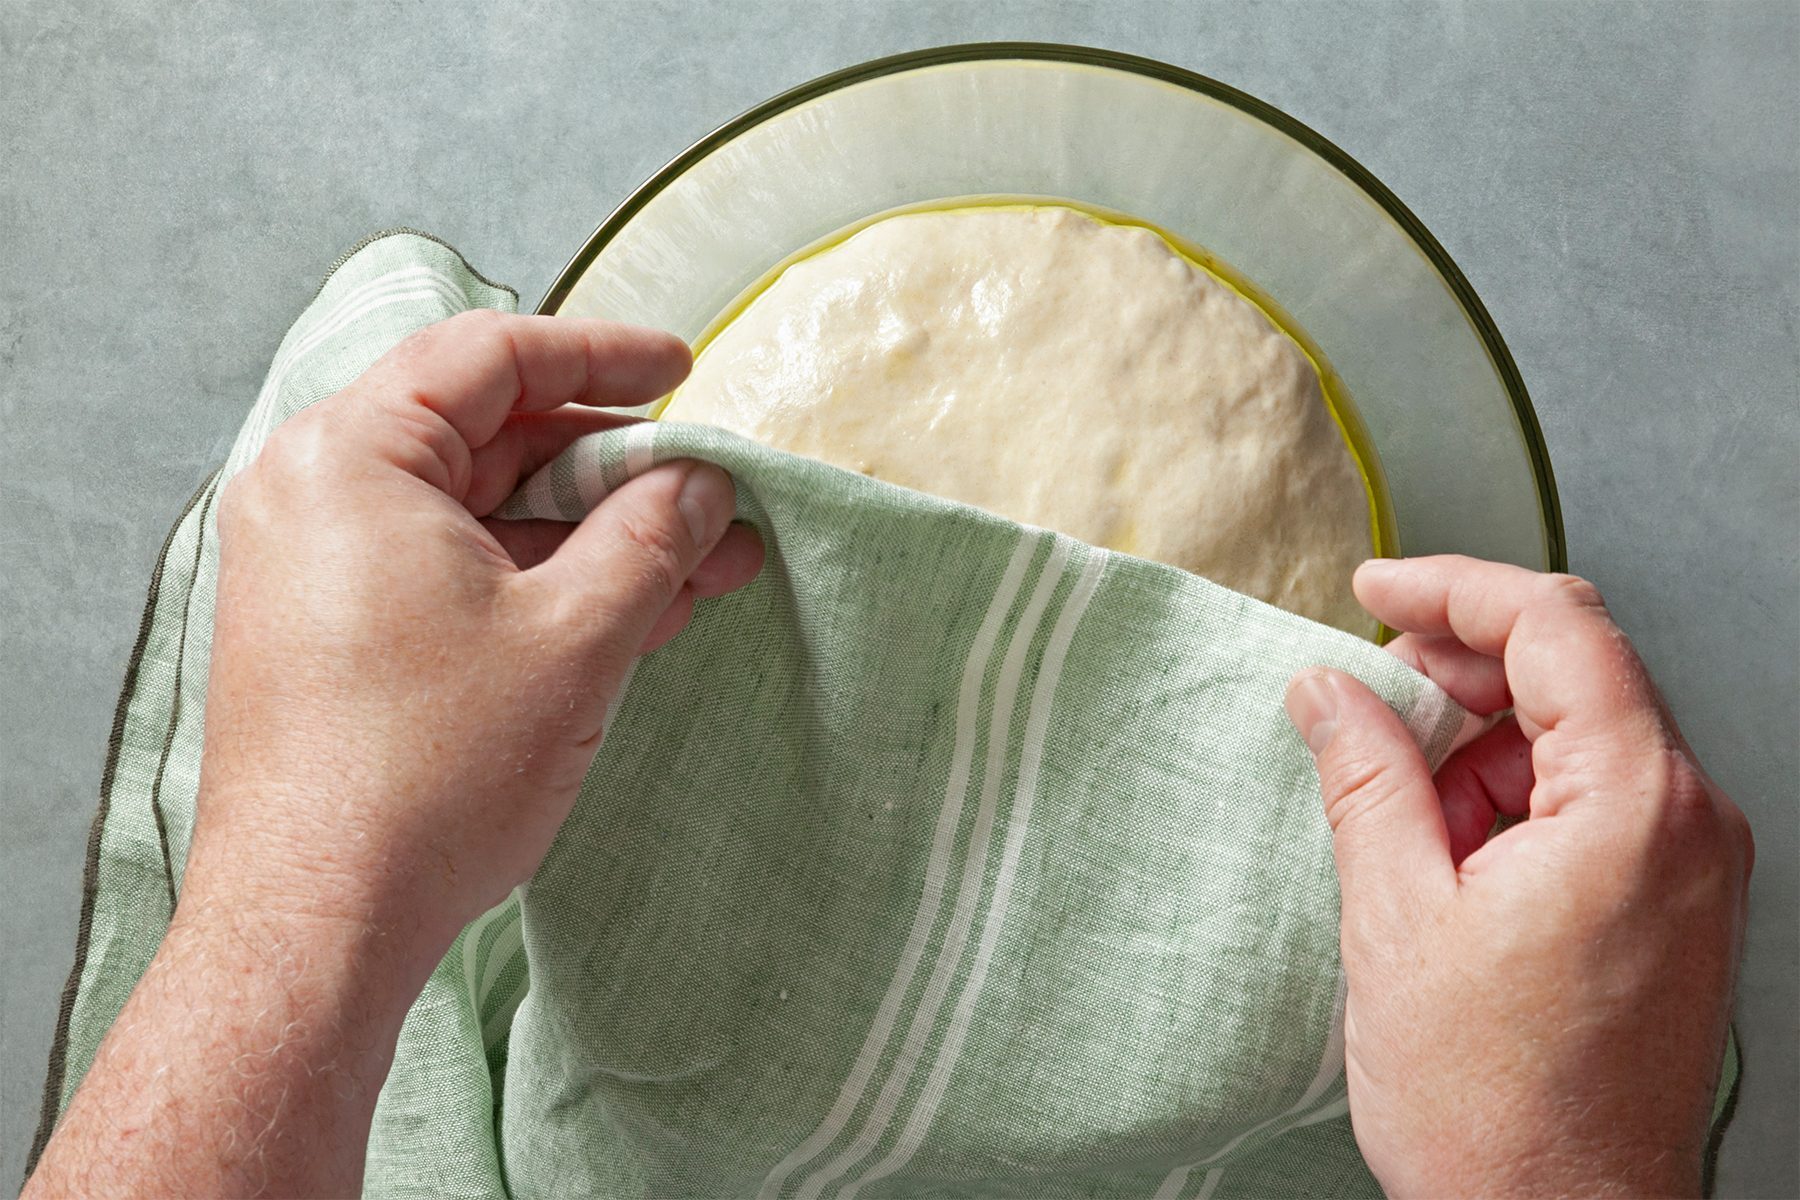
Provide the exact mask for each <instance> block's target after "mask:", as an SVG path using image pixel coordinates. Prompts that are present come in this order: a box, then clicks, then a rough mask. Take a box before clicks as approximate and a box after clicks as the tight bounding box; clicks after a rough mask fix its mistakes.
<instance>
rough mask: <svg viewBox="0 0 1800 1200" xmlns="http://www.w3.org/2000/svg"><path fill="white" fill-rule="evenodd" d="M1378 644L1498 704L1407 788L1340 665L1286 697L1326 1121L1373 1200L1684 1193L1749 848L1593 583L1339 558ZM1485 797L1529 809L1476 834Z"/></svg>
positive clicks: (1740, 823) (1511, 809)
mask: <svg viewBox="0 0 1800 1200" xmlns="http://www.w3.org/2000/svg"><path fill="white" fill-rule="evenodd" d="M1355 586H1356V594H1357V598H1358V599H1359V600H1360V601H1361V602H1362V603H1363V605H1364V607H1366V608H1367V609H1368V610H1369V612H1370V613H1372V614H1373V615H1374V616H1375V617H1377V618H1378V619H1380V620H1382V621H1384V622H1385V623H1387V624H1388V625H1389V626H1391V627H1392V628H1394V629H1397V630H1401V631H1404V634H1403V636H1402V637H1400V638H1398V639H1397V640H1396V641H1395V642H1394V643H1393V644H1392V646H1391V647H1390V648H1391V649H1392V650H1393V651H1394V652H1395V653H1396V654H1398V655H1399V656H1400V657H1401V658H1403V659H1405V660H1406V661H1408V662H1409V663H1411V664H1412V665H1413V666H1414V667H1416V668H1418V669H1419V670H1421V671H1422V672H1424V673H1425V674H1426V675H1428V676H1430V677H1431V678H1432V679H1434V680H1435V681H1436V682H1437V683H1438V684H1439V685H1441V686H1442V687H1443V688H1444V689H1445V690H1446V691H1447V692H1449V694H1450V695H1451V696H1452V697H1453V698H1455V699H1456V700H1457V701H1459V702H1460V703H1461V704H1462V705H1464V707H1466V708H1469V709H1470V710H1472V711H1474V712H1477V713H1482V714H1490V713H1496V712H1500V711H1502V710H1504V709H1507V708H1511V709H1512V710H1513V713H1512V715H1511V716H1508V717H1507V718H1506V719H1505V720H1503V721H1502V722H1500V724H1498V725H1497V726H1496V727H1495V728H1493V729H1492V730H1490V731H1489V732H1488V733H1486V734H1485V735H1483V736H1482V737H1481V738H1479V739H1477V740H1476V741H1475V742H1473V743H1471V744H1470V745H1468V746H1465V747H1463V748H1462V749H1461V750H1460V751H1458V752H1457V753H1456V754H1454V755H1452V756H1451V758H1450V759H1449V760H1448V761H1447V762H1446V763H1445V764H1444V765H1443V766H1442V767H1441V768H1440V769H1439V771H1438V773H1437V777H1436V779H1435V780H1434V779H1433V778H1432V775H1431V772H1430V771H1429V770H1428V769H1427V767H1426V764H1425V761H1424V759H1423V758H1422V757H1421V756H1420V753H1419V751H1418V748H1417V747H1416V746H1415V745H1414V743H1413V741H1412V738H1411V737H1410V736H1409V735H1408V733H1407V731H1406V729H1405V727H1404V726H1403V725H1402V724H1401V723H1400V721H1399V719H1398V718H1397V717H1395V715H1394V714H1393V712H1392V711H1391V710H1389V709H1388V708H1387V707H1386V705H1384V704H1383V703H1382V702H1381V701H1380V700H1379V699H1377V698H1376V696H1375V695H1374V694H1373V693H1372V692H1370V691H1369V690H1368V689H1367V688H1365V687H1363V686H1362V685H1361V684H1359V683H1357V682H1356V681H1355V680H1353V679H1351V678H1350V677H1349V676H1347V675H1343V674H1340V673H1338V672H1334V671H1325V670H1314V671H1307V672H1302V673H1301V674H1300V675H1298V676H1296V677H1295V679H1294V681H1293V682H1292V683H1291V684H1290V685H1289V691H1288V701H1287V703H1288V711H1289V714H1290V716H1291V717H1292V718H1293V720H1294V724H1295V726H1296V728H1298V729H1299V730H1300V732H1301V734H1302V736H1303V737H1304V738H1305V739H1306V741H1307V744H1308V746H1309V747H1310V748H1311V749H1312V751H1313V753H1314V756H1315V758H1316V759H1317V763H1318V770H1319V782H1320V790H1321V792H1322V793H1323V796H1324V800H1325V807H1326V816H1327V819H1328V820H1329V822H1330V824H1331V829H1332V834H1333V848H1334V852H1335V855H1336V859H1337V865H1338V874H1339V879H1340V887H1341V891H1342V898H1343V933H1342V937H1343V962H1344V971H1345V975H1346V978H1347V979H1348V983H1349V997H1348V1002H1347V1009H1346V1013H1345V1032H1346V1057H1347V1062H1346V1070H1347V1074H1348V1080H1349V1088H1350V1116H1351V1121H1352V1124H1353V1126H1354V1128H1355V1132H1356V1140H1357V1144H1358V1146H1359V1147H1360V1148H1361V1150H1362V1153H1363V1156H1364V1158H1365V1159H1366V1160H1367V1161H1368V1164H1369V1167H1370V1169H1371V1170H1372V1171H1373V1172H1374V1173H1375V1175H1376V1177H1377V1178H1378V1179H1379V1180H1380V1181H1381V1184H1382V1186H1383V1187H1384V1188H1385V1189H1387V1191H1388V1193H1389V1194H1390V1195H1413V1196H1417V1195H1431V1196H1449V1195H1483V1196H1497V1195H1632V1196H1647V1195H1668V1194H1685V1195H1698V1194H1699V1191H1700V1186H1701V1158H1702V1154H1703V1152H1704V1148H1705V1143H1706V1139H1707V1136H1708V1127H1709V1117H1710V1114H1711V1108H1712V1102H1713V1095H1714V1090H1715V1088H1716V1087H1717V1084H1718V1080H1719V1072H1720V1065H1721V1058H1722V1054H1723V1051H1724V1047H1725V1042H1726V1038H1727V1027H1728V1021H1729V1019H1730V1013H1731V1000H1732V988H1733V984H1734V981H1735V978H1736V973H1737V963H1738V955H1739V951H1740V947H1741V944H1742V938H1743V927H1744V909H1745V899H1746V893H1747V890H1748V883H1749V877H1750V867H1751V862H1752V858H1753V847H1752V844H1751V838H1750V830H1749V826H1748V824H1747V823H1746V822H1745V820H1744V816H1743V814H1742V813H1741V812H1739V811H1738V809H1737V807H1736V806H1735V805H1733V804H1732V802H1731V801H1730V800H1729V799H1727V798H1726V797H1725V795H1724V794H1723V793H1722V792H1720V791H1719V789H1718V787H1717V785H1715V784H1714V783H1713V782H1712V780H1710V779H1709V778H1707V776H1706V773H1705V772H1704V771H1702V770H1701V768H1700V766H1699V764H1698V763H1697V762H1696V761H1695V759H1694V754H1693V751H1692V750H1691V749H1690V748H1689V746H1688V744H1687V742H1686V741H1685V740H1684V739H1683V738H1682V736H1681V733H1680V731H1679V730H1678V729H1676V727H1675V723H1674V721H1673V719H1672V718H1671V717H1670V716H1669V714H1668V712H1667V710H1666V709H1665V708H1664V706H1663V703H1662V700H1661V697H1660V696H1659V695H1658V693H1657V691H1656V688H1655V686H1654V685H1653V684H1652V683H1651V680H1650V677H1649V675H1648V673H1647V672H1646V670H1645V667H1644V664H1643V662H1642V660H1640V659H1639V658H1638V656H1637V654H1636V652H1635V651H1634V650H1633V649H1632V646H1631V644H1630V642H1628V641H1627V640H1626V638H1625V635H1624V634H1623V633H1622V632H1620V630H1619V628H1618V626H1617V625H1615V624H1614V623H1613V621H1612V619H1611V617H1610V616H1609V614H1608V613H1607V610H1606V608H1605V607H1604V606H1603V604H1602V603H1601V600H1600V597H1599V595H1598V594H1597V593H1596V592H1595V591H1594V589H1593V587H1592V586H1591V585H1589V584H1587V583H1585V582H1583V581H1581V580H1578V579H1573V578H1570V577H1568V576H1556V575H1539V574H1536V573H1533V572H1530V571H1526V570H1523V569H1521V568H1518V567H1511V566H1503V565H1499V564H1495V563H1487V562H1480V561H1476V560H1473V559H1467V558H1459V557H1448V556H1447V557H1438V558H1422V559H1414V560H1408V561H1390V560H1376V561H1373V562H1369V563H1366V564H1364V566H1363V567H1362V569H1361V570H1359V571H1358V573H1357V576H1356V582H1355ZM1497 815H1504V816H1507V817H1529V818H1530V819H1529V820H1527V821H1523V822H1521V823H1520V824H1518V825H1516V826H1514V827H1512V828H1509V829H1507V830H1506V831H1505V832H1503V833H1501V834H1499V835H1497V836H1495V837H1493V838H1492V839H1491V840H1489V838H1488V831H1489V830H1490V829H1491V827H1492V826H1493V823H1494V820H1495V818H1496V816H1497Z"/></svg>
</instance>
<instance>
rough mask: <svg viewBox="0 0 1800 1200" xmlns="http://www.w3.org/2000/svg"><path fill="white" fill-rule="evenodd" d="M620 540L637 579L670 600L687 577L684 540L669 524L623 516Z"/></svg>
mask: <svg viewBox="0 0 1800 1200" xmlns="http://www.w3.org/2000/svg"><path fill="white" fill-rule="evenodd" d="M619 536H620V538H621V540H623V541H624V543H625V544H626V546H627V547H628V548H629V549H630V553H631V557H632V560H633V565H634V567H635V569H636V570H637V572H638V574H639V576H640V577H641V578H642V579H643V580H644V581H645V582H646V583H647V584H649V586H650V587H652V588H654V589H655V591H656V593H657V594H658V595H660V596H663V597H665V598H666V597H671V596H673V595H674V594H675V592H676V591H677V590H678V589H679V588H680V587H681V584H682V581H683V580H684V579H685V578H686V577H687V571H686V568H685V562H686V558H687V547H686V543H685V540H684V539H683V538H682V537H681V535H680V534H678V533H676V532H675V531H674V530H673V529H672V528H670V526H669V525H668V524H665V523H663V522H659V521H654V520H649V519H646V518H645V517H642V516H637V515H627V516H622V517H621V518H620V521H619Z"/></svg>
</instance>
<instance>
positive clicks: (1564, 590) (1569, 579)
mask: <svg viewBox="0 0 1800 1200" xmlns="http://www.w3.org/2000/svg"><path fill="white" fill-rule="evenodd" d="M1541 588H1542V592H1543V596H1544V598H1545V599H1546V600H1551V601H1555V602H1557V603H1561V604H1567V605H1569V606H1571V607H1573V608H1595V609H1602V610H1604V609H1605V608H1606V601H1605V600H1604V599H1603V598H1602V597H1601V595H1600V589H1599V588H1597V587H1595V586H1594V585H1593V584H1592V583H1590V582H1588V581H1587V580H1586V579H1583V578H1582V577H1581V576H1579V575H1546V576H1544V577H1543V583H1542V585H1541Z"/></svg>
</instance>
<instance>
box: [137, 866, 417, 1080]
mask: <svg viewBox="0 0 1800 1200" xmlns="http://www.w3.org/2000/svg"><path fill="white" fill-rule="evenodd" d="M169 941H170V942H171V943H172V944H174V945H175V946H178V947H180V948H181V950H182V952H183V953H184V954H187V955H191V956H194V957H196V958H199V959H201V960H204V961H205V962H207V963H210V964H221V965H228V966H229V969H231V970H233V971H234V972H235V973H237V974H238V975H239V976H240V985H241V986H243V987H246V988H259V989H262V990H265V991H268V992H269V993H271V997H272V1001H274V1002H278V1004H279V1006H281V1007H289V1008H294V1009H303V1010H306V1011H307V1012H308V1013H310V1014H312V1017H311V1019H309V1024H315V1025H316V1024H317V1023H318V1022H329V1023H332V1024H335V1025H336V1026H337V1027H338V1028H339V1029H340V1030H343V1031H351V1030H360V1031H362V1032H361V1033H360V1034H359V1035H357V1037H356V1039H355V1040H359V1041H361V1042H363V1043H366V1044H365V1045H350V1044H345V1045H342V1046H341V1047H339V1049H340V1050H341V1051H342V1052H343V1053H345V1054H346V1055H347V1056H348V1057H347V1058H346V1059H345V1064H346V1065H350V1064H352V1063H354V1064H359V1065H360V1064H361V1063H362V1062H363V1061H364V1060H365V1059H370V1058H371V1057H372V1059H373V1061H375V1062H377V1063H378V1064H379V1069H380V1071H381V1072H383V1073H385V1071H386V1063H387V1057H388V1056H389V1055H391V1053H392V1046H393V1042H394V1040H395V1039H396V1038H397V1037H398V1035H399V1028H400V1023H401V1021H402V1020H404V1018H405V1016H406V1012H407V1010H408V1009H409V1008H410V1007H411V1005H412V1002H413V1000H414V999H416V998H417V996H418V994H419V992H420V990H421V989H423V987H424V986H425V980H426V978H427V977H428V976H429V975H430V973H431V970H432V968H433V967H434V966H436V964H437V961H438V959H439V958H441V957H442V948H436V940H435V939H434V938H430V937H427V936H424V934H423V933H422V932H421V931H419V930H416V929H409V928H406V927H405V926H404V925H402V924H400V923H397V922H395V921H393V920H392V919H384V918H383V917H382V916H381V915H380V913H379V912H378V911H377V910H376V909H375V907H374V906H372V905H368V904H365V903H362V902H359V901H353V900H350V899H349V898H348V894H347V892H346V891H345V890H341V889H335V888H333V887H330V886H327V885H326V884H325V883H324V882H323V881H321V880H318V879H316V878H314V879H307V878H295V877H294V876H291V875H287V874H283V873H280V872H270V873H265V874H263V875H261V876H259V877H250V876H248V875H246V874H243V873H239V872H233V873H230V874H228V875H224V876H221V875H220V874H219V873H217V872H215V871H213V870H211V869H209V868H208V867H207V866H205V865H204V864H193V865H191V866H190V869H189V871H188V873H187V875H186V877H185V879H184V881H183V887H182V891H181V898H180V901H179V903H178V905H177V907H176V912H175V917H174V919H173V921H171V923H170V927H169ZM334 1036H339V1037H340V1040H345V1041H346V1042H347V1041H348V1040H350V1039H349V1038H348V1035H347V1034H344V1035H334ZM378 1082H379V1081H378Z"/></svg>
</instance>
